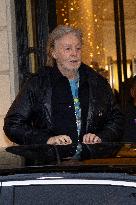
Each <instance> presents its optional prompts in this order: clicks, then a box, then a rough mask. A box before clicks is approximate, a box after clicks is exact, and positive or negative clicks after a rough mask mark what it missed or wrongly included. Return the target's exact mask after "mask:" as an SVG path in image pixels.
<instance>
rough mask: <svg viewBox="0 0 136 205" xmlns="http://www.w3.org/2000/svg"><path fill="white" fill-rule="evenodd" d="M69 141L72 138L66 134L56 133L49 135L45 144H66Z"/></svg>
mask: <svg viewBox="0 0 136 205" xmlns="http://www.w3.org/2000/svg"><path fill="white" fill-rule="evenodd" d="M71 143H72V140H71V138H70V137H69V136H67V135H58V136H54V137H50V138H49V139H48V141H47V144H50V145H68V144H71Z"/></svg>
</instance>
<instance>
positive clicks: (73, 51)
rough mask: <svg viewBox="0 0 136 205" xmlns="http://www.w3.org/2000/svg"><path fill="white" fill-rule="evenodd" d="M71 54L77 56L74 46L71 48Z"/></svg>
mask: <svg viewBox="0 0 136 205" xmlns="http://www.w3.org/2000/svg"><path fill="white" fill-rule="evenodd" d="M72 55H73V56H77V49H76V48H73V49H72Z"/></svg>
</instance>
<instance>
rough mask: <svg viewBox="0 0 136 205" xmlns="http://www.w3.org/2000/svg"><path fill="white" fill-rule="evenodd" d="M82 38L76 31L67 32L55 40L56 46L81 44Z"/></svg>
mask: <svg viewBox="0 0 136 205" xmlns="http://www.w3.org/2000/svg"><path fill="white" fill-rule="evenodd" d="M81 44H82V40H81V38H80V36H78V35H77V34H76V33H73V32H71V33H67V34H64V35H63V36H61V37H60V38H58V39H56V40H55V41H54V46H59V45H81Z"/></svg>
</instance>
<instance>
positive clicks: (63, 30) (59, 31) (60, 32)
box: [46, 25, 82, 67]
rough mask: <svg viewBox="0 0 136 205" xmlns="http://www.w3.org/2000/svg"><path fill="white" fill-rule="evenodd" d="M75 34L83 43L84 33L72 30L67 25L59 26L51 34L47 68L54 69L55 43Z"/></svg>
mask: <svg viewBox="0 0 136 205" xmlns="http://www.w3.org/2000/svg"><path fill="white" fill-rule="evenodd" d="M69 33H73V34H74V35H75V36H77V38H78V39H79V40H80V41H81V43H82V32H81V31H80V30H79V29H75V28H72V27H70V26H66V25H58V26H57V27H56V28H55V29H54V30H53V31H52V32H51V33H50V34H49V38H48V42H47V62H46V66H49V67H53V66H54V63H55V59H54V58H53V56H52V51H53V49H54V46H55V41H56V40H58V39H59V38H62V37H63V36H64V35H67V34H69Z"/></svg>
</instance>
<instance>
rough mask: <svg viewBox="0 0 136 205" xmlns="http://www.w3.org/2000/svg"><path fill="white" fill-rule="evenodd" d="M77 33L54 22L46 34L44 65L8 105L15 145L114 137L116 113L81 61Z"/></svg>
mask: <svg viewBox="0 0 136 205" xmlns="http://www.w3.org/2000/svg"><path fill="white" fill-rule="evenodd" d="M81 49H82V33H81V32H80V31H79V30H78V29H74V28H71V27H69V26H62V25H60V26H58V27H56V28H55V29H54V30H53V31H52V33H51V34H50V35H49V40H48V46H47V55H48V56H47V57H48V58H47V65H46V67H45V68H43V69H41V70H39V72H38V73H37V74H35V75H33V76H32V77H31V78H30V79H29V80H28V82H27V83H26V85H25V86H24V87H23V89H22V90H21V91H20V92H19V94H18V96H17V98H16V99H15V101H14V102H13V104H12V106H11V108H10V109H9V111H8V113H7V115H6V117H5V124H4V131H5V133H6V135H7V136H8V137H9V138H10V139H11V140H12V141H14V142H16V143H17V144H40V143H41V144H42V143H47V144H52V145H68V144H71V143H76V144H78V145H80V144H81V143H85V144H95V143H101V142H110V141H118V140H120V137H121V133H122V115H121V113H120V111H119V108H118V106H117V104H116V103H115V101H114V97H113V94H112V91H111V88H110V86H109V84H108V83H107V81H106V79H104V78H103V77H102V76H100V75H99V74H97V73H96V72H95V71H94V70H92V69H91V68H90V67H88V66H87V65H85V64H83V63H82V62H81Z"/></svg>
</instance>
